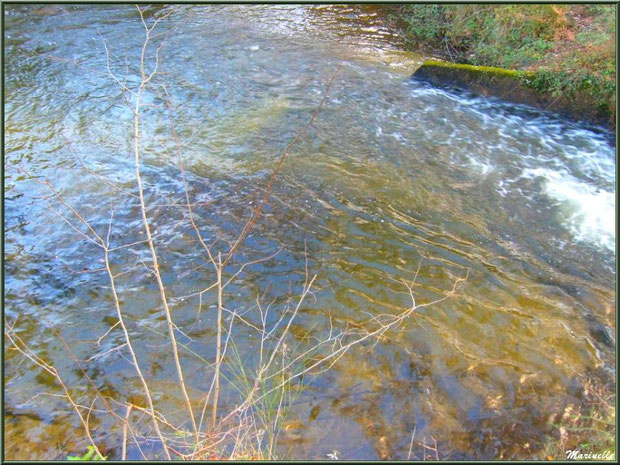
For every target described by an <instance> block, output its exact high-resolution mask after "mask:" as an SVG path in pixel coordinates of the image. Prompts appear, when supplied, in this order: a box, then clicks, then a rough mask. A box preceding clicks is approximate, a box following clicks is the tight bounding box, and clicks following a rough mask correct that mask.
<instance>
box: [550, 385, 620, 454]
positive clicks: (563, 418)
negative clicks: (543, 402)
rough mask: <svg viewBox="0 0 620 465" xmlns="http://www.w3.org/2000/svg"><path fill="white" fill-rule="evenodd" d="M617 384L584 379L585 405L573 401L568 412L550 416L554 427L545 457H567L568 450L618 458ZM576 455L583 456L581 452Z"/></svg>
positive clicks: (551, 424)
mask: <svg viewBox="0 0 620 465" xmlns="http://www.w3.org/2000/svg"><path fill="white" fill-rule="evenodd" d="M615 397H616V396H615V393H614V391H613V388H611V387H606V386H601V385H596V384H594V383H593V382H592V381H590V380H586V381H585V382H584V402H583V405H579V406H574V405H569V406H568V407H567V408H566V409H565V410H564V412H563V413H562V414H561V415H560V414H558V415H556V416H554V417H552V418H551V419H550V420H549V424H550V426H551V427H552V430H553V431H554V434H553V435H552V437H551V439H550V440H549V441H548V443H547V444H546V445H545V447H544V449H545V458H547V459H549V460H563V459H566V458H568V457H567V454H568V451H577V452H573V453H575V454H582V455H583V456H584V458H587V457H588V454H602V455H603V456H604V457H610V459H611V460H613V459H614V458H615V454H616V447H615V439H616V405H615ZM574 458H577V459H579V456H578V455H575V456H574Z"/></svg>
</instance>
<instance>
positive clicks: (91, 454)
mask: <svg viewBox="0 0 620 465" xmlns="http://www.w3.org/2000/svg"><path fill="white" fill-rule="evenodd" d="M106 459H107V457H102V456H101V455H99V454H98V453H97V452H96V451H95V448H94V447H93V446H88V450H87V451H86V453H85V454H84V455H70V456H68V457H67V460H85V461H90V460H106Z"/></svg>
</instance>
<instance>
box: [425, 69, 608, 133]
mask: <svg viewBox="0 0 620 465" xmlns="http://www.w3.org/2000/svg"><path fill="white" fill-rule="evenodd" d="M413 78H414V79H418V80H420V81H424V82H428V83H430V84H433V85H436V86H446V87H454V88H457V89H463V90H467V91H469V92H472V93H473V94H476V95H482V96H493V97H498V98H500V99H503V100H507V101H510V102H514V103H520V104H526V105H530V106H533V107H536V108H540V109H543V110H547V111H551V112H554V113H557V114H560V115H562V116H564V117H566V118H569V119H571V120H574V121H583V122H587V123H590V124H595V125H600V126H604V127H606V128H608V129H611V130H613V131H614V132H615V101H613V100H607V99H605V100H602V99H601V98H600V97H599V96H598V92H597V89H596V88H594V86H593V85H592V84H591V83H589V82H587V81H586V82H583V83H582V85H581V86H580V87H579V88H578V89H576V90H574V91H573V92H571V93H558V92H554V91H552V90H551V89H552V82H551V79H552V78H553V77H552V76H550V75H547V74H545V73H539V72H532V71H517V70H509V69H504V68H495V67H489V66H473V65H465V64H455V63H448V62H443V61H437V60H427V61H425V62H423V63H422V65H421V66H420V67H419V68H418V69H417V70H416V71H415V73H414V74H413Z"/></svg>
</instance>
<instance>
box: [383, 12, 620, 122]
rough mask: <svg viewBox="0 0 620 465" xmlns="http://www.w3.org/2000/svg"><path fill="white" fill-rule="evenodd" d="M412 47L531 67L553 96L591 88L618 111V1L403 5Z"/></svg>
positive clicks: (401, 20)
mask: <svg viewBox="0 0 620 465" xmlns="http://www.w3.org/2000/svg"><path fill="white" fill-rule="evenodd" d="M395 19H397V20H398V21H397V22H398V24H400V25H401V28H400V29H401V32H402V34H403V36H404V37H405V39H406V42H407V43H408V44H409V46H410V47H411V48H414V49H417V50H420V51H422V52H426V53H431V54H433V55H437V56H441V57H442V58H443V59H447V60H448V61H451V62H454V63H460V64H470V65H478V66H490V67H498V68H508V69H512V70H526V71H530V72H533V73H535V74H536V76H535V77H534V78H533V80H532V86H533V87H534V88H536V89H537V90H539V91H541V92H550V93H552V94H554V95H556V96H559V95H563V96H567V97H569V98H572V97H574V96H575V95H576V94H577V92H578V91H586V92H587V93H589V94H590V95H591V96H592V97H594V100H595V101H596V102H597V104H598V105H599V107H601V108H603V109H605V110H606V111H610V112H612V113H613V112H614V111H615V89H616V82H615V79H616V76H615V69H616V61H615V37H616V30H615V15H614V5H526V4H519V5H442V4H439V5H405V6H402V7H401V8H400V9H399V10H398V13H397V14H396V17H395Z"/></svg>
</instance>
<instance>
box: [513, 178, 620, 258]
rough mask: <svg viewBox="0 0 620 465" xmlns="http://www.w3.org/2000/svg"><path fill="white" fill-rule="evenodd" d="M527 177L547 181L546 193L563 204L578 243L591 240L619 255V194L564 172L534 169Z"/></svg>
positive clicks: (567, 224) (567, 222)
mask: <svg viewBox="0 0 620 465" xmlns="http://www.w3.org/2000/svg"><path fill="white" fill-rule="evenodd" d="M522 177H524V178H530V179H532V178H538V177H540V178H543V182H544V187H543V188H544V192H545V194H546V195H548V196H549V197H551V198H553V199H555V200H557V201H559V202H560V203H561V207H564V208H563V210H564V211H565V212H566V214H567V216H566V218H563V220H564V222H565V224H566V226H567V227H568V228H569V229H570V230H571V232H572V233H573V235H574V237H575V239H576V240H578V241H588V242H592V243H595V244H598V245H600V246H602V247H605V248H607V249H608V250H611V251H613V252H615V250H616V245H615V241H616V225H615V211H616V210H615V194H614V192H608V191H606V190H604V189H601V188H598V187H596V186H593V185H591V184H588V183H586V182H583V181H580V180H579V179H577V178H575V177H573V176H571V175H570V174H568V173H566V172H562V171H554V170H550V169H547V168H534V169H532V168H530V169H525V170H524V171H523V174H522Z"/></svg>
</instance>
